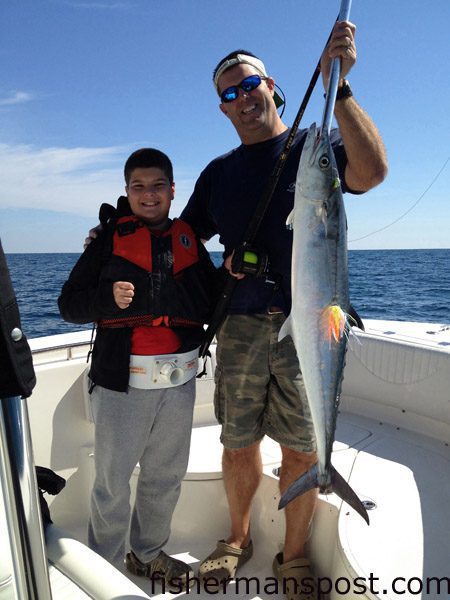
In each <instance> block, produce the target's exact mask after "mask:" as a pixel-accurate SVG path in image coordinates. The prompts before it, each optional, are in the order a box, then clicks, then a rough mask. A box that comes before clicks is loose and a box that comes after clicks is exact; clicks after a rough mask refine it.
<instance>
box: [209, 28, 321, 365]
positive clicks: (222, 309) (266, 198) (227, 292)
mask: <svg viewBox="0 0 450 600" xmlns="http://www.w3.org/2000/svg"><path fill="white" fill-rule="evenodd" d="M331 34H332V32H331V33H330V35H329V36H328V39H327V42H326V44H325V48H326V47H327V45H328V42H329V41H330V39H331ZM319 75H320V58H319V61H318V63H317V65H316V68H315V70H314V73H313V75H312V77H311V80H310V82H309V85H308V88H307V90H306V93H305V95H304V97H303V100H302V103H301V105H300V108H299V110H298V112H297V116H296V117H295V119H294V122H293V124H292V127H291V130H290V132H289V135H288V138H287V140H286V143H285V145H284V148H283V151H282V152H281V154H280V156H279V157H278V160H277V162H276V164H275V167H274V169H273V171H272V173H271V175H270V179H269V181H268V183H267V186H266V188H265V190H264V192H263V195H262V196H261V199H260V201H259V202H258V205H257V207H256V210H255V212H254V214H253V216H252V218H251V219H250V222H249V224H248V226H247V230H246V232H245V235H244V241H243V242H242V246H243V247H248V246H251V245H252V244H253V242H254V240H255V237H256V235H257V233H258V231H259V228H260V226H261V222H262V220H263V218H264V215H265V214H266V211H267V208H268V206H269V204H270V201H271V199H272V196H273V194H274V192H275V188H276V186H277V184H278V181H279V179H280V176H281V173H282V172H283V169H284V167H285V165H286V161H287V159H288V156H289V153H290V151H291V148H292V143H293V141H294V138H295V134H296V133H297V130H298V127H299V125H300V121H301V120H302V117H303V115H304V113H305V110H306V107H307V105H308V102H309V99H310V97H311V94H312V92H313V90H314V87H315V85H316V83H317V80H318V78H319ZM237 282H238V279H236V277H233V276H232V275H230V274H229V273H228V274H227V277H226V281H225V286H224V289H223V291H222V293H221V295H220V297H219V300H218V302H217V304H216V308H215V310H214V313H213V315H212V317H211V319H210V322H209V325H208V328H207V329H206V331H205V336H204V341H203V344H202V346H201V348H200V356H201V357H204V356H206V353H207V351H208V348H209V346H210V345H211V342H212V340H213V338H214V336H215V334H216V331H217V329H218V328H219V327H220V325H221V323H222V321H223V320H224V318H225V314H226V311H227V307H228V305H229V302H230V300H231V296H232V294H233V292H234V288H235V287H236V285H237Z"/></svg>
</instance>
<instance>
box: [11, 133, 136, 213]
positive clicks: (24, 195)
mask: <svg viewBox="0 0 450 600" xmlns="http://www.w3.org/2000/svg"><path fill="white" fill-rule="evenodd" d="M127 156H128V152H127V150H126V149H125V148H123V147H122V148H121V147H109V148H108V147H107V148H43V149H36V148H34V147H32V146H28V145H19V146H11V145H8V144H0V180H1V187H0V207H1V208H39V209H44V210H53V211H58V212H59V211H62V212H69V213H76V214H78V215H89V216H90V215H97V213H98V207H99V204H100V203H101V202H107V201H108V202H112V201H114V200H115V199H116V198H117V196H118V195H120V193H121V192H122V191H123V175H122V167H123V163H124V162H125V159H126V157H127Z"/></svg>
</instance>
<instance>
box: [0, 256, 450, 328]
mask: <svg viewBox="0 0 450 600" xmlns="http://www.w3.org/2000/svg"><path fill="white" fill-rule="evenodd" d="M78 257H79V255H78V254H8V255H7V256H6V259H7V262H8V267H9V271H10V274H11V279H12V281H13V284H14V289H15V291H16V296H17V300H18V304H19V308H20V313H21V319H22V327H23V330H24V332H25V334H26V335H27V337H28V338H35V337H41V336H45V335H53V334H57V333H66V332H69V331H76V330H81V329H90V325H82V326H80V325H73V324H71V323H66V322H65V321H63V320H62V319H61V317H60V315H59V311H58V305H57V299H58V295H59V293H60V290H61V287H62V285H63V283H64V281H65V280H66V279H67V277H68V275H69V273H70V271H71V269H72V267H73V265H74V264H75V262H76V261H77V259H78ZM211 257H212V259H213V261H214V263H215V264H216V265H219V264H221V253H220V252H211ZM349 272H350V295H351V302H352V304H353V306H354V307H355V309H356V310H357V312H358V313H359V314H360V316H361V318H362V319H363V320H364V319H365V318H366V319H386V320H397V321H424V322H428V323H442V324H450V249H448V250H445V249H443V250H354V251H350V252H349Z"/></svg>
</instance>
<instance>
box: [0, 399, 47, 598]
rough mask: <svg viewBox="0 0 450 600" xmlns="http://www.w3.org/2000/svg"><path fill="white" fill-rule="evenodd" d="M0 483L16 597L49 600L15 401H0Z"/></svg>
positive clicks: (25, 424) (23, 411)
mask: <svg viewBox="0 0 450 600" xmlns="http://www.w3.org/2000/svg"><path fill="white" fill-rule="evenodd" d="M0 483H1V490H2V496H3V500H4V507H3V508H4V511H5V516H6V524H7V530H8V537H9V548H10V552H11V563H12V571H13V575H14V576H13V581H14V585H15V591H16V597H17V598H27V600H51V598H52V593H51V588H50V581H49V575H48V566H47V559H46V553H45V541H44V531H43V525H42V517H41V511H40V503H39V498H38V492H37V489H38V488H37V481H36V472H35V469H34V460H33V450H32V443H31V433H30V424H29V420H28V411H27V406H26V400H25V399H23V398H19V397H10V398H1V400H0ZM1 508H2V507H1V506H0V509H1Z"/></svg>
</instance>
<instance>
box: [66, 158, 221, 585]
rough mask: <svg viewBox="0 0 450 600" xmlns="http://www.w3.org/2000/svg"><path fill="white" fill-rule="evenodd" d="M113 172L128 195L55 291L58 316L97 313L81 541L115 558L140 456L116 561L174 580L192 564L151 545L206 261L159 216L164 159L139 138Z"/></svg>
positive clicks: (161, 510)
mask: <svg viewBox="0 0 450 600" xmlns="http://www.w3.org/2000/svg"><path fill="white" fill-rule="evenodd" d="M124 172H125V181H126V187H125V190H126V193H127V198H124V197H121V198H119V201H118V205H117V209H112V207H108V208H109V211H108V212H109V213H110V214H109V215H108V216H109V217H110V218H109V219H107V220H106V218H105V214H104V213H105V210H106V208H107V205H104V206H102V209H101V210H100V220H101V221H102V222H103V230H102V232H101V233H100V234H99V236H98V238H97V239H96V240H95V241H94V242H93V243H92V244H90V245H89V246H88V248H87V249H86V250H85V252H84V253H83V254H82V256H81V257H80V259H79V260H78V262H77V263H76V265H75V267H74V268H73V270H72V272H71V274H70V276H69V279H68V281H67V282H66V283H65V284H64V286H63V289H62V292H61V296H60V297H59V300H58V304H59V309H60V312H61V315H62V316H63V318H64V319H65V320H67V321H70V322H72V323H88V322H91V321H92V322H96V324H97V335H96V340H95V343H94V348H93V354H92V366H91V370H90V374H89V376H90V379H91V380H92V388H91V405H92V413H93V416H94V422H95V468H96V478H95V482H94V487H93V491H92V497H91V514H90V518H89V526H88V543H89V546H90V547H91V548H92V549H93V550H95V551H96V552H98V553H99V554H100V555H102V556H103V557H105V558H106V559H107V560H109V561H110V562H111V563H113V564H116V565H118V564H119V563H120V562H122V561H123V556H124V553H125V538H126V533H127V530H128V526H129V519H130V506H129V497H130V488H129V480H130V477H131V474H132V471H133V469H134V468H135V466H136V464H137V463H138V462H139V464H140V473H139V478H138V483H137V490H136V502H135V505H134V508H133V512H132V516H131V527H130V546H131V551H130V552H129V553H128V554H127V555H126V566H127V569H128V570H129V571H131V572H132V573H135V574H137V575H145V576H148V577H152V578H153V577H155V574H157V575H159V574H160V575H161V577H163V578H164V579H165V581H166V583H170V582H174V581H175V580H176V581H177V583H179V582H182V583H185V582H188V581H189V579H190V577H191V576H193V571H192V570H191V569H190V567H189V566H188V565H187V564H185V563H183V562H182V561H179V560H176V559H173V558H171V557H170V556H168V555H167V554H165V553H164V552H163V551H162V548H163V546H164V545H165V544H166V542H167V540H168V538H169V534H170V523H171V519H172V514H173V511H174V509H175V505H176V502H177V500H178V496H179V493H180V486H181V481H182V479H183V477H184V474H185V472H186V468H187V462H188V456H189V444H190V433H191V426H192V415H193V407H194V400H195V375H196V366H197V356H198V346H199V344H200V341H201V338H202V334H203V324H204V323H206V322H207V321H208V317H209V313H210V309H211V304H212V292H213V286H214V280H215V268H214V266H213V264H212V262H211V260H210V258H209V255H208V252H207V251H206V249H205V248H204V246H203V244H202V243H201V242H200V241H199V240H197V239H196V237H195V235H194V233H193V231H192V229H191V228H190V226H189V225H187V224H186V223H184V222H183V221H181V220H179V219H174V220H170V219H169V216H168V215H169V209H170V204H171V201H172V199H173V197H174V192H175V183H174V181H173V171H172V164H171V162H170V160H169V158H168V157H167V156H166V155H165V154H163V153H162V152H160V151H159V150H155V149H152V148H143V149H140V150H137V151H136V152H134V153H133V154H132V155H131V156H130V157H129V158H128V160H127V162H126V164H125V169H124ZM111 213H112V214H111ZM161 355H162V356H161ZM168 355H170V356H168ZM157 358H158V360H157ZM158 361H159V362H158ZM161 365H162V366H161Z"/></svg>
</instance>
